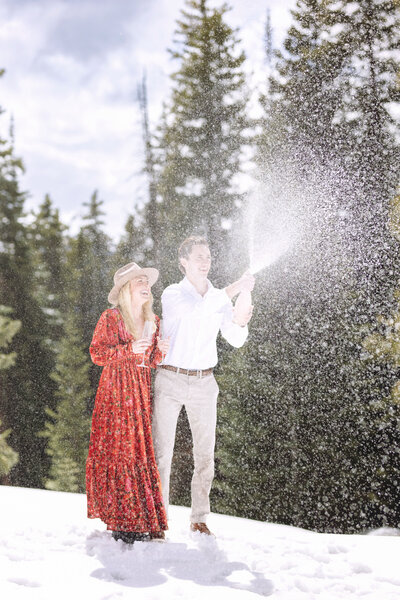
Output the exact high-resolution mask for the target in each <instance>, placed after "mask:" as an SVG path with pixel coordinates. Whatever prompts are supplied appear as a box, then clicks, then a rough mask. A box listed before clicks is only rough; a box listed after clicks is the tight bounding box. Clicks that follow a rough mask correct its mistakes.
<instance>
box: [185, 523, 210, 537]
mask: <svg viewBox="0 0 400 600" xmlns="http://www.w3.org/2000/svg"><path fill="white" fill-rule="evenodd" d="M190 531H193V532H195V531H199V532H200V533H205V534H206V535H213V536H214V537H215V535H214V534H213V533H211V531H210V530H209V529H208V527H207V525H206V524H205V523H190Z"/></svg>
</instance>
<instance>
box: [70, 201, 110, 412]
mask: <svg viewBox="0 0 400 600" xmlns="http://www.w3.org/2000/svg"><path fill="white" fill-rule="evenodd" d="M102 204H103V202H102V201H101V200H98V197H97V192H95V193H94V194H93V195H92V197H91V200H90V202H89V203H86V204H85V206H87V207H88V212H87V214H86V215H85V216H84V219H85V224H84V225H83V226H82V227H81V229H80V231H79V233H78V236H77V237H76V238H74V239H72V240H71V249H70V252H69V254H68V261H67V277H68V279H69V285H68V289H69V301H70V303H71V307H72V309H73V311H74V315H75V318H76V324H77V327H78V328H79V330H80V332H81V343H82V344H83V347H84V348H86V351H87V352H89V346H90V343H91V341H92V337H93V332H94V329H95V327H96V324H97V321H98V320H99V318H100V315H101V313H102V312H103V311H104V310H106V308H108V307H109V304H108V301H107V296H108V293H109V292H110V290H111V288H112V285H113V282H112V265H111V249H110V239H109V238H108V236H107V235H106V234H105V233H104V231H103V229H102V226H103V221H102V215H103V214H104V213H103V211H102V209H101V206H102ZM100 372H101V369H100V368H99V367H96V366H95V365H92V366H91V368H90V382H91V386H92V402H93V400H94V397H95V393H96V389H97V384H98V380H99V377H100Z"/></svg>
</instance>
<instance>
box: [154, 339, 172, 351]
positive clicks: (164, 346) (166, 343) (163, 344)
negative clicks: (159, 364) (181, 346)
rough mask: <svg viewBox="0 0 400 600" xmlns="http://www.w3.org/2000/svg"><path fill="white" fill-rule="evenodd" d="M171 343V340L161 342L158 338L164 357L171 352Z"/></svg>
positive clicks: (158, 344)
mask: <svg viewBox="0 0 400 600" xmlns="http://www.w3.org/2000/svg"><path fill="white" fill-rule="evenodd" d="M170 343H171V340H170V338H164V339H163V340H160V336H158V337H157V346H158V348H159V349H160V350H161V352H162V353H163V355H164V356H165V354H167V352H168V350H169V346H170Z"/></svg>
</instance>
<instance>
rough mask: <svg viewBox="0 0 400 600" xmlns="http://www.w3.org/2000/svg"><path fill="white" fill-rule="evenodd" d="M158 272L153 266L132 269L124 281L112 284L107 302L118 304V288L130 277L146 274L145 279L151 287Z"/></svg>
mask: <svg viewBox="0 0 400 600" xmlns="http://www.w3.org/2000/svg"><path fill="white" fill-rule="evenodd" d="M159 274H160V273H159V271H158V270H157V269H154V268H153V267H144V268H143V269H135V270H134V271H132V273H131V275H130V277H128V278H127V279H126V281H122V282H120V283H119V284H118V285H114V287H113V289H112V290H111V292H110V293H109V294H108V301H109V303H110V304H114V305H116V304H118V296H119V292H120V289H121V288H122V287H123V286H124V285H125V283H127V282H128V281H130V280H131V279H135V277H140V275H146V277H147V279H148V280H149V286H150V287H152V286H153V285H154V284H155V282H156V281H157V279H158V276H159Z"/></svg>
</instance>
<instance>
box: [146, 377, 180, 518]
mask: <svg viewBox="0 0 400 600" xmlns="http://www.w3.org/2000/svg"><path fill="white" fill-rule="evenodd" d="M178 378H179V376H178V375H177V374H176V373H173V372H171V371H167V370H165V369H160V370H158V371H157V374H156V378H155V383H154V406H153V444H154V453H155V456H156V462H157V467H158V471H159V473H160V479H161V488H162V495H163V500H164V506H165V510H166V511H167V514H168V505H169V479H170V475H171V462H172V455H173V452H174V443H175V432H176V423H177V420H178V416H179V413H180V410H181V408H182V405H183V402H182V401H181V400H180V398H179V396H180V393H179V391H180V390H182V387H183V386H182V381H180V378H179V380H178Z"/></svg>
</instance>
